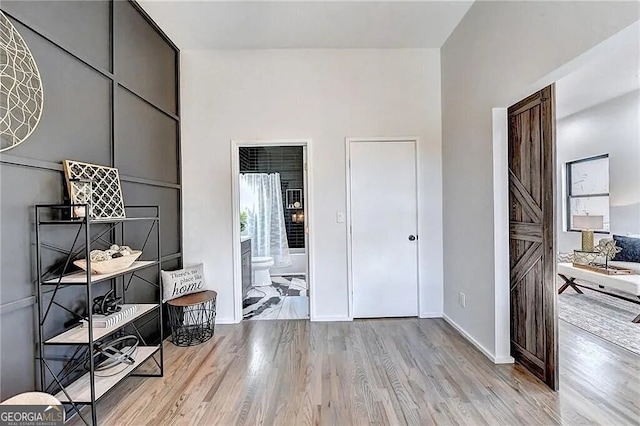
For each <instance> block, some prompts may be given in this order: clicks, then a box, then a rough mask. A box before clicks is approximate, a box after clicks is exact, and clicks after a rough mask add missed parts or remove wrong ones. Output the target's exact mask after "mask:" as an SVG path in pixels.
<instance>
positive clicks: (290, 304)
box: [242, 275, 309, 320]
mask: <svg viewBox="0 0 640 426" xmlns="http://www.w3.org/2000/svg"><path fill="white" fill-rule="evenodd" d="M242 311H243V316H244V319H252V320H271V319H307V318H309V297H308V295H307V283H306V278H305V276H304V275H294V276H283V277H278V276H272V277H271V285H267V286H260V287H251V288H250V289H249V291H248V292H247V294H246V295H245V297H244V298H243V300H242Z"/></svg>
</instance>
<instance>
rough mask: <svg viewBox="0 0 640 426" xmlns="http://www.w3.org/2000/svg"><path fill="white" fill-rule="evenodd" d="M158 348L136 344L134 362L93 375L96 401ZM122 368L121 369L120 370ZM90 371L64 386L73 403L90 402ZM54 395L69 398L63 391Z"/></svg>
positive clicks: (64, 401)
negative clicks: (124, 366)
mask: <svg viewBox="0 0 640 426" xmlns="http://www.w3.org/2000/svg"><path fill="white" fill-rule="evenodd" d="M158 350H160V347H159V346H138V350H137V352H136V355H135V363H134V364H133V365H129V366H127V367H126V368H124V369H123V368H122V366H121V365H116V366H114V367H111V368H110V369H108V370H104V371H101V372H99V373H98V374H100V376H98V375H96V376H95V385H96V393H95V397H96V401H97V400H98V399H100V398H101V397H102V396H103V395H104V394H106V393H107V392H109V390H111V389H112V388H113V387H114V386H116V385H117V384H118V383H120V382H121V381H122V380H123V379H124V378H126V377H127V376H128V375H129V374H131V372H132V371H133V370H135V369H136V368H137V367H139V366H140V365H141V364H142V363H144V362H145V361H146V360H148V359H149V358H150V357H151V356H152V355H153V354H154V353H156V352H157V351H158ZM120 370H122V371H120ZM90 375H91V373H87V374H85V375H83V376H81V377H80V378H79V379H78V380H76V381H75V382H73V383H71V384H70V385H69V386H67V387H66V390H67V393H68V394H69V396H70V397H71V400H72V401H73V402H74V403H86V404H90V403H91V378H90ZM103 376H106V377H103ZM55 397H56V398H57V399H58V401H60V402H63V403H68V402H69V398H68V397H67V395H65V393H64V392H62V391H60V392H58V394H57V395H55Z"/></svg>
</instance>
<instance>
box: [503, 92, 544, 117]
mask: <svg viewBox="0 0 640 426" xmlns="http://www.w3.org/2000/svg"><path fill="white" fill-rule="evenodd" d="M540 102H542V96H541V93H540V92H536V93H533V94H531V95H529V96H527V97H526V98H524V99H523V100H521V101H520V102H518V103H516V104H514V105H511V106H510V107H509V108H508V109H507V114H508V115H510V116H511V115H518V114H520V113H522V112H523V111H526V110H528V109H530V108H533V107H534V106H536V105H539V104H540Z"/></svg>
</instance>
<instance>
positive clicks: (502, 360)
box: [493, 356, 516, 364]
mask: <svg viewBox="0 0 640 426" xmlns="http://www.w3.org/2000/svg"><path fill="white" fill-rule="evenodd" d="M493 362H494V363H496V364H513V363H514V362H516V360H515V359H513V357H512V356H499V357H496V358H495V360H494V361H493Z"/></svg>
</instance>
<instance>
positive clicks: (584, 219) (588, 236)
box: [573, 214, 604, 251]
mask: <svg viewBox="0 0 640 426" xmlns="http://www.w3.org/2000/svg"><path fill="white" fill-rule="evenodd" d="M603 227H604V216H590V215H588V214H586V215H573V229H580V230H581V231H582V251H593V230H594V229H602V228H603Z"/></svg>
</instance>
